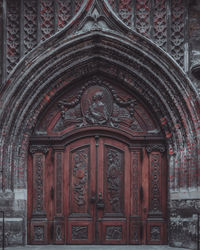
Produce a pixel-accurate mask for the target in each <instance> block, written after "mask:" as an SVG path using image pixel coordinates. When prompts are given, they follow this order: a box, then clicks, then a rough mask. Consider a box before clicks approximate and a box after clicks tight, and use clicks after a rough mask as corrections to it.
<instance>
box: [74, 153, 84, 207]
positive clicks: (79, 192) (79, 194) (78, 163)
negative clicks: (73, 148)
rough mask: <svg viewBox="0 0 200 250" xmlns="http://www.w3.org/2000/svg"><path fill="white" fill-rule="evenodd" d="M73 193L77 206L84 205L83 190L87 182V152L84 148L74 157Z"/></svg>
mask: <svg viewBox="0 0 200 250" xmlns="http://www.w3.org/2000/svg"><path fill="white" fill-rule="evenodd" d="M73 159H74V168H73V176H74V188H73V189H74V194H75V202H76V204H77V205H78V206H83V205H85V192H86V183H87V162H86V159H87V153H86V152H85V151H84V150H80V151H78V152H77V153H76V154H75V155H74V157H73Z"/></svg>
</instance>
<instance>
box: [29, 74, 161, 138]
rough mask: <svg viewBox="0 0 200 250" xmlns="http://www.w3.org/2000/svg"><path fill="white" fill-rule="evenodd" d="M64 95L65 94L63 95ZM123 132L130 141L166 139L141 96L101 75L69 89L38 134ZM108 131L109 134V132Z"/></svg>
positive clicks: (47, 114) (47, 112)
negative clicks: (152, 138)
mask: <svg viewBox="0 0 200 250" xmlns="http://www.w3.org/2000/svg"><path fill="white" fill-rule="evenodd" d="M63 92H64V93H63ZM95 129H96V131H99V132H97V133H101V132H100V131H102V132H103V131H104V132H103V133H104V134H105V133H109V131H110V133H113V134H117V133H120V134H121V135H122V136H124V137H127V138H129V139H133V138H139V137H141V138H142V137H143V138H145V137H162V131H161V128H160V126H159V124H158V123H157V122H156V120H155V118H154V114H153V113H152V111H151V110H150V109H147V107H146V106H145V104H144V103H143V100H142V99H141V98H140V96H137V97H136V94H135V95H134V94H133V93H132V92H131V90H130V89H128V88H126V89H125V88H124V87H123V85H122V84H120V83H117V82H116V81H111V80H107V79H106V78H105V77H99V76H97V75H95V76H92V77H89V79H85V80H84V79H83V80H80V81H78V82H77V83H76V84H75V83H74V84H73V88H70V89H69V88H66V89H65V91H62V94H61V95H59V96H58V97H57V98H55V100H54V101H52V103H51V105H49V107H48V108H47V109H46V110H45V111H44V112H43V113H42V114H41V116H40V119H39V120H38V123H37V124H36V126H35V130H34V135H35V137H36V138H37V135H39V137H41V136H43V137H44V138H45V136H48V137H49V136H51V137H59V138H62V137H63V138H65V137H69V136H70V135H71V136H73V134H77V133H79V130H80V133H86V134H89V133H92V132H91V131H94V130H95ZM105 131H107V132H105Z"/></svg>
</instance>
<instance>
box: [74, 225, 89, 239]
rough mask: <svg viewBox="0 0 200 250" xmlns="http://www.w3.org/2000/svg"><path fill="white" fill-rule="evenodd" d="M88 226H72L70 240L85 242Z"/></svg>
mask: <svg viewBox="0 0 200 250" xmlns="http://www.w3.org/2000/svg"><path fill="white" fill-rule="evenodd" d="M87 239H88V226H72V240H87Z"/></svg>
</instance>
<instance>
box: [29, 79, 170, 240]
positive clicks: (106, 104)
mask: <svg viewBox="0 0 200 250" xmlns="http://www.w3.org/2000/svg"><path fill="white" fill-rule="evenodd" d="M77 93H79V94H78V95H77ZM55 103H56V105H55V104H52V106H50V107H49V108H48V109H47V110H46V111H45V113H44V115H43V117H42V118H41V120H40V121H39V122H38V124H37V125H36V128H35V131H34V135H33V137H32V138H31V142H30V154H29V162H28V180H29V182H28V229H29V230H28V241H29V243H31V244H164V243H166V224H167V223H166V155H165V147H164V139H163V136H162V134H161V131H160V129H159V127H158V125H157V124H156V123H155V121H154V119H152V118H151V115H150V114H149V113H148V112H147V111H146V109H145V107H144V105H143V104H141V103H140V102H139V101H137V100H136V98H135V97H133V96H132V94H131V93H129V92H127V91H126V90H124V89H121V88H120V86H118V85H114V84H110V83H109V82H107V81H106V80H102V79H100V78H96V77H94V79H92V80H89V81H87V82H86V83H85V84H83V86H82V88H81V90H80V87H79V85H77V86H75V87H74V88H73V89H71V90H70V91H66V93H64V94H63V96H59V97H58V100H57V101H56V102H55Z"/></svg>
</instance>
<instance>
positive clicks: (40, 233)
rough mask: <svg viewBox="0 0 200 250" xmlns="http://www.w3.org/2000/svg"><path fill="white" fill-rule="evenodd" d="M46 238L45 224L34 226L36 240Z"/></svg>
mask: <svg viewBox="0 0 200 250" xmlns="http://www.w3.org/2000/svg"><path fill="white" fill-rule="evenodd" d="M43 240H44V226H34V241H43Z"/></svg>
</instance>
